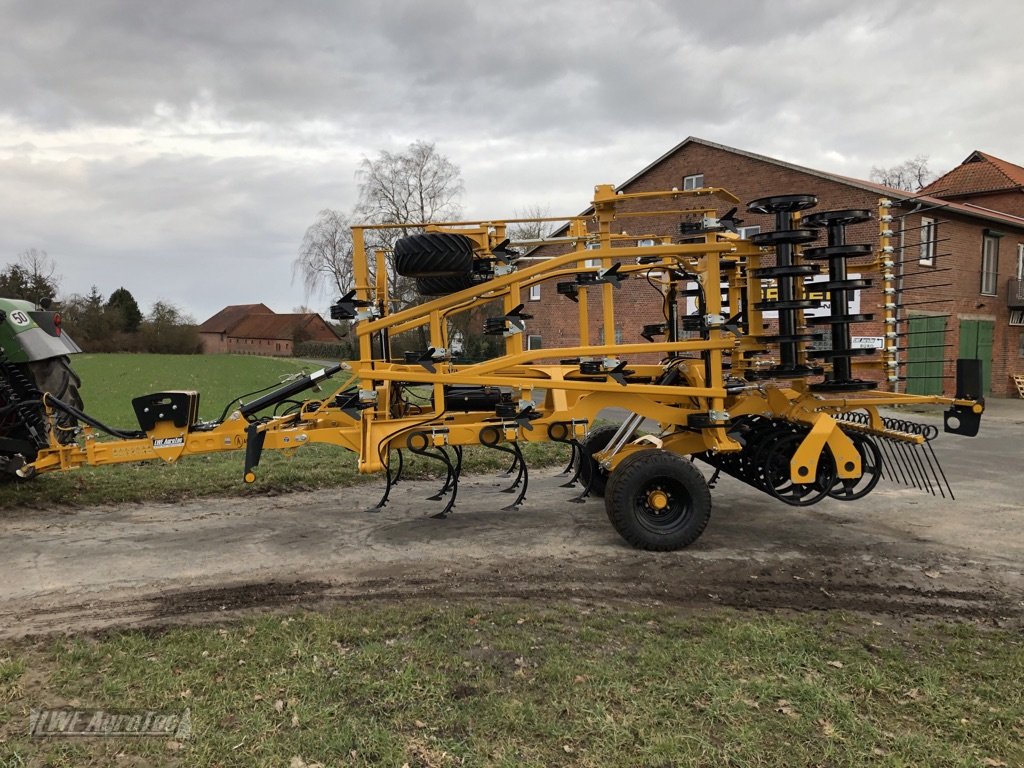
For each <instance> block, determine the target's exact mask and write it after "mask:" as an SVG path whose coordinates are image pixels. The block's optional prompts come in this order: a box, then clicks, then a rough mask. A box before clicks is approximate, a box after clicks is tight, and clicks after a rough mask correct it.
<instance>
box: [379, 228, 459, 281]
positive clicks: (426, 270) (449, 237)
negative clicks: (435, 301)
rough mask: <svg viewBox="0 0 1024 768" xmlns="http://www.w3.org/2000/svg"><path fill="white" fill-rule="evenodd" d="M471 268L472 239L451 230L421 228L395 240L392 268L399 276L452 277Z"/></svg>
mask: <svg viewBox="0 0 1024 768" xmlns="http://www.w3.org/2000/svg"><path fill="white" fill-rule="evenodd" d="M472 269H473V240H472V239H470V238H469V237H466V235H460V234H457V233H454V232H423V233H421V234H418V235H409V236H407V237H403V238H401V239H400V240H398V242H396V243H395V271H396V272H398V274H400V275H402V276H403V277H456V276H460V275H468V274H469V272H471V271H472Z"/></svg>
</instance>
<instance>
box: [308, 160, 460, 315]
mask: <svg viewBox="0 0 1024 768" xmlns="http://www.w3.org/2000/svg"><path fill="white" fill-rule="evenodd" d="M357 179H358V180H359V200H358V202H357V203H356V205H355V208H354V209H353V213H352V214H351V215H349V216H346V215H345V214H342V213H340V212H338V211H334V210H331V209H325V210H323V211H321V212H320V214H319V216H318V217H317V221H316V222H314V224H313V225H312V226H311V227H310V228H309V229H307V230H306V236H305V237H304V238H303V241H302V246H301V247H300V248H299V255H298V258H297V259H296V260H295V263H294V264H293V267H292V269H293V276H295V277H298V276H301V278H302V282H303V285H304V286H305V288H306V293H307V295H315V294H321V295H322V294H324V293H327V292H333V291H335V290H336V291H339V292H340V293H347V292H348V291H350V290H351V289H352V288H353V286H354V276H353V274H352V233H351V229H350V228H351V226H352V223H353V221H358V222H361V223H366V224H397V225H400V226H399V228H397V229H390V230H367V231H366V234H365V244H366V252H367V253H366V255H367V261H368V264H369V268H370V273H371V278H372V277H374V273H375V268H376V259H375V258H374V251H375V250H383V251H384V252H385V253H386V254H387V264H388V293H389V295H390V298H391V301H392V302H394V303H395V304H396V305H397V306H398V307H400V308H404V307H406V306H410V305H412V304H415V303H416V302H418V301H419V300H420V297H419V295H418V294H417V293H416V291H415V284H414V281H413V280H411V279H409V278H405V277H402V276H400V275H398V274H397V273H396V272H395V270H394V264H393V259H392V257H391V251H392V249H393V247H394V243H395V241H396V240H397V239H398V238H400V237H403V236H405V235H408V234H412V233H414V232H417V231H419V228H418V227H417V226H415V225H418V224H423V223H427V222H431V221H443V220H446V219H453V218H456V217H458V216H459V215H460V214H461V207H460V206H459V203H458V199H459V196H460V195H461V194H462V190H463V185H462V172H461V171H460V170H459V167H458V166H457V165H455V164H454V163H452V162H451V161H450V160H449V159H448V158H447V157H445V156H444V155H442V154H440V153H439V152H438V151H437V149H436V147H435V146H434V145H433V144H430V143H427V142H423V141H417V142H415V143H413V144H410V145H409V146H408V148H407V149H406V150H405V151H404V152H386V151H381V152H380V153H379V154H378V155H377V156H376V157H375V158H373V159H370V158H363V161H362V163H361V164H360V166H359V171H358V173H357ZM402 225H409V226H402Z"/></svg>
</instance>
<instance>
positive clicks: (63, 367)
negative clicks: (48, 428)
mask: <svg viewBox="0 0 1024 768" xmlns="http://www.w3.org/2000/svg"><path fill="white" fill-rule="evenodd" d="M28 367H29V370H30V371H31V372H32V378H33V380H34V381H35V385H36V388H37V389H38V390H39V391H40V392H47V393H49V394H51V395H53V396H54V397H55V398H57V399H58V400H60V401H62V402H64V403H67V404H68V405H70V406H72V407H73V408H77V409H78V410H82V406H83V404H82V396H81V394H80V393H79V391H78V388H79V387H81V386H82V379H81V378H80V377H79V375H78V374H77V373H75V372H74V371H73V370H71V361H70V360H69V359H68V357H67V356H66V355H65V356H63V357H51V358H50V359H49V360H38V361H36V362H34V363H29V364H28ZM56 423H57V441H58V442H60V443H64V444H67V443H70V442H73V441H74V439H75V436H74V429H75V427H77V426H78V420H77V419H75V417H74V416H71V415H69V414H66V413H58V414H57V415H56Z"/></svg>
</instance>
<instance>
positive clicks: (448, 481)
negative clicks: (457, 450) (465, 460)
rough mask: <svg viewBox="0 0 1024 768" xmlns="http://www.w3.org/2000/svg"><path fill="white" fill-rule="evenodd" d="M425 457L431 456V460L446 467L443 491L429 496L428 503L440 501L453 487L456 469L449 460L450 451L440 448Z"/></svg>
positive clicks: (425, 454)
mask: <svg viewBox="0 0 1024 768" xmlns="http://www.w3.org/2000/svg"><path fill="white" fill-rule="evenodd" d="M423 455H424V456H430V457H431V458H433V459H435V460H437V461H440V462H441V463H442V464H444V467H445V476H444V485H442V486H441V490H439V491H438V492H437V493H435V494H434V495H433V496H427V501H440V500H441V499H442V498H443V497H444V495H445V494H446V493H448V489H449V488H451V485H452V476H453V475H454V474H455V467H454V466H453V465H452V460H451V459H450V458H448V451H446V450H445V449H444V448H438V449H437V450H436V452H433V451H432V452H430V453H424V454H423Z"/></svg>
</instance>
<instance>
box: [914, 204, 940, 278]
mask: <svg viewBox="0 0 1024 768" xmlns="http://www.w3.org/2000/svg"><path fill="white" fill-rule="evenodd" d="M938 232H939V223H938V222H937V221H936V220H935V219H929V218H928V217H926V216H922V217H921V252H920V254H919V256H918V259H917V263H918V264H920V265H921V266H922V267H934V266H935V243H936V241H937V240H938Z"/></svg>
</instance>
